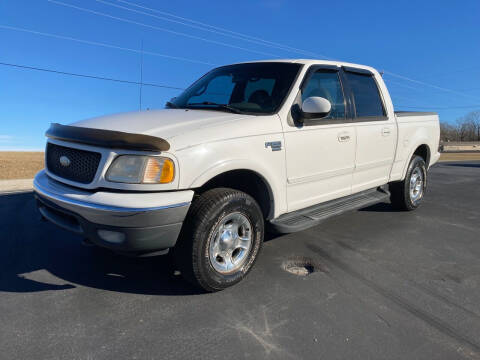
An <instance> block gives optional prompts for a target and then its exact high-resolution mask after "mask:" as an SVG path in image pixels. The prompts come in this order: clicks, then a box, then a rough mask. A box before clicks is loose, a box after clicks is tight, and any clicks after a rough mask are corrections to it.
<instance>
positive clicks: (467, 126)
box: [440, 110, 480, 141]
mask: <svg viewBox="0 0 480 360" xmlns="http://www.w3.org/2000/svg"><path fill="white" fill-rule="evenodd" d="M440 140H441V141H480V110H477V111H472V112H470V113H468V114H466V115H465V116H462V117H461V118H458V119H457V120H456V122H455V123H454V124H451V123H448V122H441V123H440Z"/></svg>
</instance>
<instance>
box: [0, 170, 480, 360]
mask: <svg viewBox="0 0 480 360" xmlns="http://www.w3.org/2000/svg"><path fill="white" fill-rule="evenodd" d="M429 175H430V176H429V184H428V190H427V194H426V197H425V200H424V203H423V205H422V206H421V207H420V208H419V209H418V210H416V211H414V212H397V211H394V210H393V209H392V208H391V207H390V205H389V204H379V205H375V206H372V207H369V208H366V209H362V210H360V211H356V212H352V213H349V214H345V215H342V216H340V217H337V218H334V219H330V220H328V221H326V222H324V223H323V224H321V225H319V226H316V227H314V228H311V229H309V230H306V231H302V232H300V233H296V234H289V235H283V236H277V237H274V236H270V237H269V239H268V241H266V242H265V244H264V248H263V251H262V253H261V254H260V258H259V259H258V261H257V263H256V265H255V267H254V269H253V271H252V272H251V273H250V275H249V276H248V277H247V278H246V279H245V280H244V281H243V282H241V283H240V284H238V285H236V286H234V287H232V288H229V289H227V290H225V291H222V292H219V293H214V294H203V293H199V292H198V291H197V290H196V289H195V288H192V287H191V286H190V285H189V284H188V283H186V282H185V281H184V280H182V278H181V277H180V276H178V275H176V274H175V273H174V269H173V268H172V267H171V266H169V262H168V258H166V257H155V258H126V257H122V256H120V255H115V254H112V253H110V252H108V251H105V250H101V249H97V248H92V247H85V246H82V245H81V239H80V238H79V237H78V236H76V235H73V234H70V233H68V232H66V231H64V230H61V229H59V228H57V227H56V226H54V225H52V224H50V223H48V222H41V221H40V220H39V215H38V213H37V211H36V209H35V202H34V200H33V196H32V193H31V192H28V193H15V194H4V195H0V358H1V359H329V360H332V359H402V360H404V359H426V360H427V359H428V360H432V359H435V360H437V359H448V360H451V359H480V162H464V163H442V164H438V165H436V166H435V167H433V168H432V169H431V171H430V174H429ZM299 258H302V259H306V260H307V262H308V263H309V265H310V266H308V269H307V270H309V271H312V270H314V271H313V272H312V273H311V274H309V275H308V276H299V275H294V274H291V273H289V272H287V271H285V270H284V266H285V264H287V263H288V261H289V260H292V259H294V260H295V259H299ZM300 273H302V272H300ZM303 274H304V273H303Z"/></svg>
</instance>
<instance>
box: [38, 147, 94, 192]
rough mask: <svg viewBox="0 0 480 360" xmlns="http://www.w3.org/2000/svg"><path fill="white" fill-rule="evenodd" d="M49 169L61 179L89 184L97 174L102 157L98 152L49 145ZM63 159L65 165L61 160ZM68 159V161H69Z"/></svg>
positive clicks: (47, 156)
mask: <svg viewBox="0 0 480 360" xmlns="http://www.w3.org/2000/svg"><path fill="white" fill-rule="evenodd" d="M46 154H47V155H46V161H47V169H48V171H49V172H51V173H52V174H54V175H56V176H59V177H61V178H64V179H67V180H70V181H75V182H78V183H82V184H89V183H91V182H92V181H93V178H94V177H95V174H96V173H97V169H98V165H99V164H100V159H101V158H102V155H101V154H100V153H97V152H92V151H85V150H79V149H73V148H69V147H65V146H60V145H55V144H52V143H48V144H47V153H46ZM62 157H63V164H62V163H61V160H60V158H62ZM67 159H68V160H67Z"/></svg>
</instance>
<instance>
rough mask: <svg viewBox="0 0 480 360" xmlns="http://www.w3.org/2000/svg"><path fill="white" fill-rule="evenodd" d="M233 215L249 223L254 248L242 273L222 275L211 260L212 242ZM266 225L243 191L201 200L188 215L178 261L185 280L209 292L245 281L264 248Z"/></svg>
mask: <svg viewBox="0 0 480 360" xmlns="http://www.w3.org/2000/svg"><path fill="white" fill-rule="evenodd" d="M231 214H241V215H242V216H244V217H245V218H246V219H247V220H248V221H249V226H250V231H249V234H250V239H251V240H250V244H251V245H250V248H249V250H248V251H246V253H245V255H244V260H243V261H242V265H241V267H240V268H239V269H237V270H235V271H233V272H229V273H221V272H219V271H217V270H216V269H215V268H214V266H213V264H212V261H211V259H210V242H211V241H215V240H213V237H214V232H215V233H217V231H216V228H217V226H219V224H221V222H222V219H225V218H226V217H227V216H231ZM263 237H264V221H263V214H262V210H261V209H260V207H259V206H258V204H257V202H256V201H255V200H254V199H253V198H252V197H251V196H250V195H248V194H245V193H243V192H241V191H237V190H233V189H227V188H217V189H212V190H209V191H206V192H205V193H203V194H202V195H200V196H198V197H197V198H196V199H195V200H194V201H193V202H192V205H191V207H190V210H189V212H188V215H187V218H186V221H185V223H184V226H183V228H182V233H181V235H180V239H179V242H178V243H177V245H176V247H175V249H174V258H175V263H176V266H177V268H178V269H179V270H180V272H181V273H182V276H183V277H184V278H185V279H187V280H188V281H189V282H191V283H192V284H194V285H196V286H199V287H200V288H202V289H204V290H205V291H209V292H213V291H219V290H223V289H225V288H227V287H229V286H232V285H234V284H236V283H238V282H239V281H241V280H242V279H243V278H244V277H245V276H246V275H247V274H248V272H249V271H250V269H251V268H252V266H253V264H254V262H255V260H256V258H257V256H258V254H259V252H260V249H261V246H262V242H263Z"/></svg>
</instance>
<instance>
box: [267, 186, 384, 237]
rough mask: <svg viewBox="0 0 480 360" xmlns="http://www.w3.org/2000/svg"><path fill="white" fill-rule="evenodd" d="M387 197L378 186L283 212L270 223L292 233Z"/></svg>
mask: <svg viewBox="0 0 480 360" xmlns="http://www.w3.org/2000/svg"><path fill="white" fill-rule="evenodd" d="M389 198H390V193H389V192H388V190H385V189H384V188H381V187H380V188H377V189H371V190H366V191H362V192H359V193H357V194H353V195H349V196H345V197H342V198H340V199H335V200H331V201H327V202H324V203H321V204H317V205H313V206H310V207H308V208H305V209H300V210H297V211H293V212H291V213H288V214H283V215H281V216H279V217H278V218H276V219H273V220H271V221H270V224H271V225H272V227H273V229H274V230H276V231H278V232H280V233H292V232H296V231H301V230H305V229H308V228H310V227H312V226H315V225H318V224H319V223H321V222H322V221H324V220H326V219H328V218H330V217H333V216H336V215H340V214H343V213H346V212H348V211H352V210H357V209H361V208H364V207H367V206H370V205H373V204H377V203H379V202H384V201H388V200H389Z"/></svg>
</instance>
